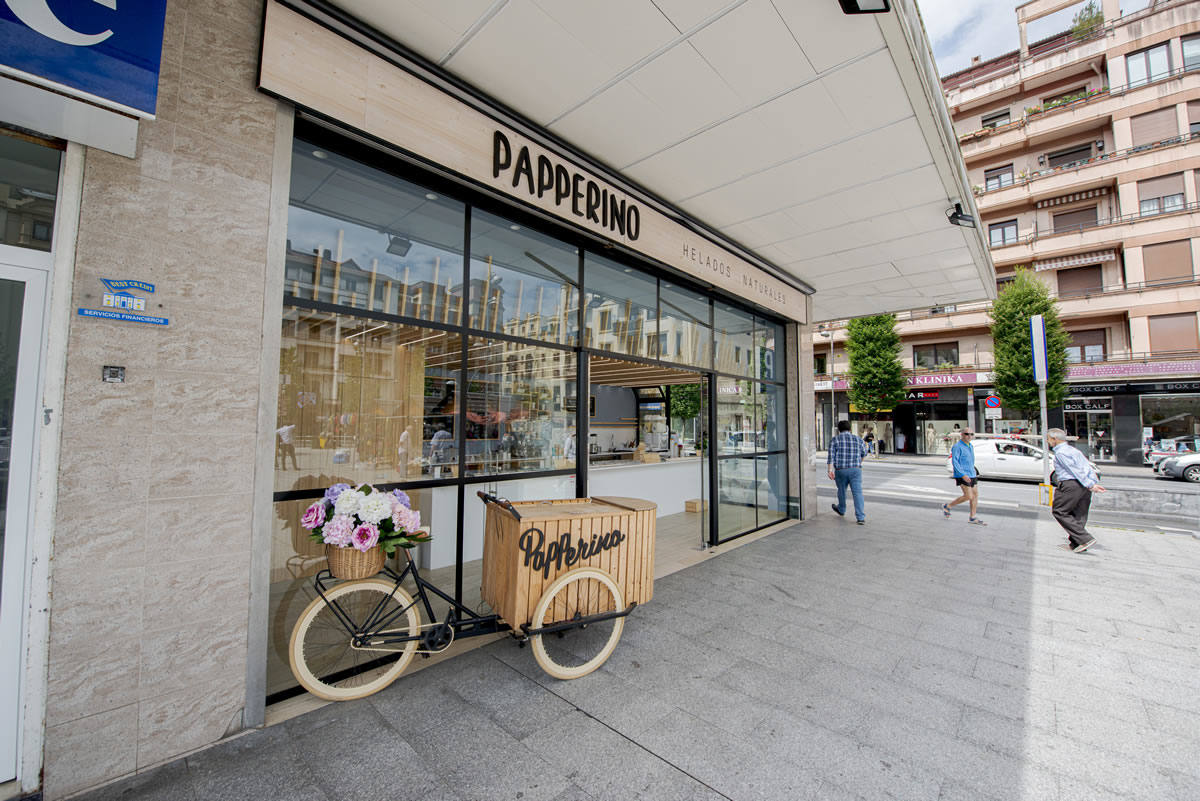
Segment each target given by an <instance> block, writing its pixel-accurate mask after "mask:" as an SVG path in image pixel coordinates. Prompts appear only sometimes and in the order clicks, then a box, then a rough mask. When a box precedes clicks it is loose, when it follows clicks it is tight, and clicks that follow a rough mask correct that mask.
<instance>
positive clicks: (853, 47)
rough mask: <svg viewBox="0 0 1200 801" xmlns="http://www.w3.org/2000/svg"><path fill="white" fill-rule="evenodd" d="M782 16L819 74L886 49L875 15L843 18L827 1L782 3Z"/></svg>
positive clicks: (780, 5) (845, 16) (780, 3)
mask: <svg viewBox="0 0 1200 801" xmlns="http://www.w3.org/2000/svg"><path fill="white" fill-rule="evenodd" d="M776 5H777V7H778V8H779V15H780V17H782V18H783V21H784V23H785V24H786V25H787V26H788V29H789V30H790V31H791V32H792V36H794V37H795V38H796V41H797V42H799V43H800V48H801V49H802V50H803V51H804V55H805V56H806V57H807V58H808V61H809V63H810V64H812V65H813V68H814V69H816V70H817V72H825V71H826V70H829V69H831V68H833V67H836V66H837V65H838V64H843V63H845V62H847V61H852V60H853V59H855V58H857V57H859V56H862V55H864V54H866V53H873V52H875V51H876V50H881V49H883V48H884V47H885V45H884V41H883V36H882V35H881V34H880V32H879V28H878V27H877V24H876V23H875V21H874V19H873V18H872V15H870V14H864V15H847V14H843V13H842V10H841V7H840V6H838V4H837V3H834V2H826V0H805V1H803V2H779V3H777V4H776Z"/></svg>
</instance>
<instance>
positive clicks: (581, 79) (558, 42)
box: [397, 0, 614, 125]
mask: <svg viewBox="0 0 1200 801" xmlns="http://www.w3.org/2000/svg"><path fill="white" fill-rule="evenodd" d="M397 5H400V6H403V5H404V4H403V3H399V4H397ZM401 41H403V40H401ZM599 45H600V42H598V41H588V40H581V39H578V38H576V37H575V36H574V35H572V34H571V32H570V31H568V30H567V29H566V28H564V27H562V26H561V25H559V24H558V22H556V21H555V20H554V19H553V18H552V17H550V16H549V15H547V14H546V13H544V12H543V11H542V10H541V8H539V7H538V6H537V5H536V4H535V3H533V2H532V0H510V2H509V3H508V4H507V5H505V6H504V8H503V9H502V10H501V11H500V12H499V13H498V14H496V16H495V17H493V18H492V19H491V20H490V21H489V22H488V23H487V25H485V26H484V27H483V29H482V30H480V31H479V32H478V33H476V34H475V36H473V37H472V38H471V39H470V40H469V41H468V42H467V43H466V44H464V45H463V47H462V49H461V50H459V51H458V52H457V53H456V54H455V55H454V57H453V58H451V59H450V60H449V61H447V62H446V67H447V68H448V69H450V71H452V72H455V73H458V74H459V75H462V76H463V77H466V78H468V79H469V80H470V81H471V83H473V84H475V85H476V86H478V87H479V88H480V89H482V90H483V91H485V92H487V93H488V94H490V95H492V96H493V97H497V98H500V99H501V100H503V101H504V102H505V103H507V104H508V105H511V106H513V107H515V108H517V109H518V110H520V111H521V112H522V113H523V114H525V115H526V116H528V117H529V118H531V119H532V120H533V121H534V122H536V123H538V124H539V125H545V124H546V123H548V122H549V121H550V120H552V119H554V118H555V117H556V116H558V115H559V114H560V113H562V112H563V111H564V110H565V109H567V108H570V107H571V106H573V105H575V104H576V103H579V102H580V101H582V100H584V99H585V98H587V97H589V96H591V94H592V93H593V92H594V91H595V90H596V89H597V88H598V87H599V86H600V85H602V84H603V83H604V82H605V81H606V80H608V79H609V78H610V77H611V76H612V74H613V71H614V70H613V68H612V66H611V65H608V64H606V63H604V59H602V58H595V57H593V56H594V55H595V52H594V50H593V47H596V46H599ZM550 64H553V65H554V67H553V69H550V68H548V65H550Z"/></svg>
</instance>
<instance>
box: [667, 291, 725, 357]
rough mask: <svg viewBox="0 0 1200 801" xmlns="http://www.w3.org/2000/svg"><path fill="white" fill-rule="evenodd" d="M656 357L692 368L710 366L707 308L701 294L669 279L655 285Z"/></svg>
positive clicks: (709, 328)
mask: <svg viewBox="0 0 1200 801" xmlns="http://www.w3.org/2000/svg"><path fill="white" fill-rule="evenodd" d="M659 304H660V307H661V308H660V312H659V323H658V325H659V330H660V331H661V334H660V336H659V342H660V343H661V347H660V349H659V352H658V358H660V359H662V360H663V361H666V362H674V363H676V364H687V365H692V366H694V367H708V368H711V367H712V325H711V324H710V321H709V315H710V307H709V302H708V298H707V297H705V296H704V294H703V293H701V292H698V291H695V290H690V289H684V288H682V287H680V286H678V285H676V284H673V283H671V282H670V281H663V282H662V283H661V284H660V286H659Z"/></svg>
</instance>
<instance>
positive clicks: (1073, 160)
mask: <svg viewBox="0 0 1200 801" xmlns="http://www.w3.org/2000/svg"><path fill="white" fill-rule="evenodd" d="M1091 157H1092V144H1091V142H1089V143H1087V144H1086V145H1075V146H1074V147H1070V148H1068V149H1066V150H1060V151H1058V152H1057V153H1050V154H1048V155H1047V156H1046V164H1047V166H1049V167H1050V169H1052V170H1056V169H1058V168H1059V167H1070V166H1072V165H1074V164H1080V163H1082V162H1085V161H1087V160H1088V159H1090V158H1091Z"/></svg>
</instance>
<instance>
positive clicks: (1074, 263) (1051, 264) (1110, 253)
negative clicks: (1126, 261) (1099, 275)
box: [1033, 250, 1117, 272]
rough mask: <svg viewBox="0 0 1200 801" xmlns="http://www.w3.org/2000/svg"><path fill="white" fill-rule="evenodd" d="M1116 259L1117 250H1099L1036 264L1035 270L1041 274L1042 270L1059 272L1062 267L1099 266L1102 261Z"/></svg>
mask: <svg viewBox="0 0 1200 801" xmlns="http://www.w3.org/2000/svg"><path fill="white" fill-rule="evenodd" d="M1116 258H1117V252H1116V251H1115V250H1097V251H1093V252H1092V253H1076V254H1074V255H1072V256H1060V257H1058V258H1057V259H1046V260H1045V261H1039V262H1034V265H1033V269H1034V270H1035V271H1037V272H1041V271H1042V270H1057V269H1058V268H1060V267H1078V266H1080V265H1083V264H1098V263H1100V262H1102V261H1113V260H1115V259H1116Z"/></svg>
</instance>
